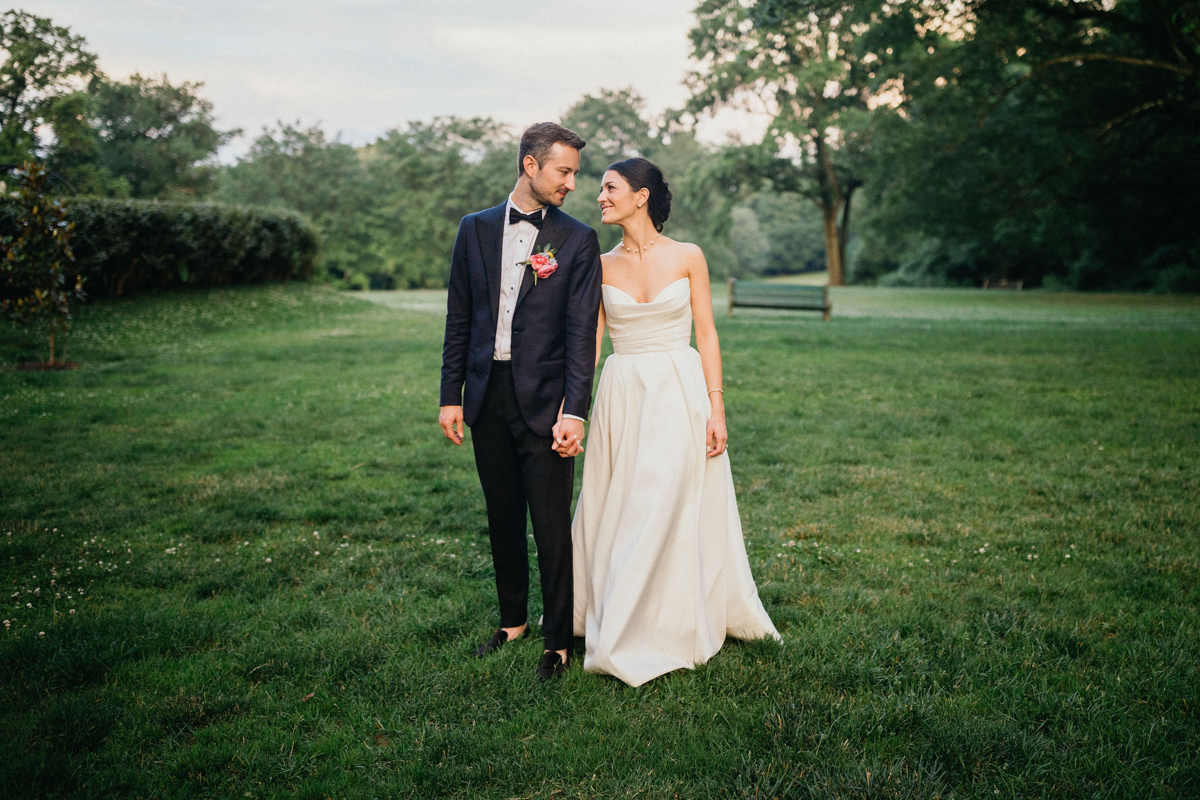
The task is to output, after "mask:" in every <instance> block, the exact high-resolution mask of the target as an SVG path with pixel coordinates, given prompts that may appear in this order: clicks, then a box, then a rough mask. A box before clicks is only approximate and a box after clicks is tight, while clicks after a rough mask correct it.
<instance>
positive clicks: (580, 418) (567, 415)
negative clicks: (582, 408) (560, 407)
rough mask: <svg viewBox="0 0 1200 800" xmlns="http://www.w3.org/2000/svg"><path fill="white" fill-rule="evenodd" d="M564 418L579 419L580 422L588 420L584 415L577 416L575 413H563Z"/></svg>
mask: <svg viewBox="0 0 1200 800" xmlns="http://www.w3.org/2000/svg"><path fill="white" fill-rule="evenodd" d="M563 419H577V420H579V421H580V422H587V420H586V419H584V418H583V417H577V416H575V415H574V414H563Z"/></svg>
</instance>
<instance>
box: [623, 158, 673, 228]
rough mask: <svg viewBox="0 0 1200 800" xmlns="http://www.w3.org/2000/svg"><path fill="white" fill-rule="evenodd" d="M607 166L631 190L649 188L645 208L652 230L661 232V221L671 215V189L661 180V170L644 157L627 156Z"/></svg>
mask: <svg viewBox="0 0 1200 800" xmlns="http://www.w3.org/2000/svg"><path fill="white" fill-rule="evenodd" d="M608 168H609V169H611V170H613V171H614V172H616V173H618V174H619V175H620V176H621V177H622V178H624V179H625V182H626V183H628V184H629V188H630V189H632V190H633V191H635V192H640V191H641V190H642V189H649V190H650V199H649V200H648V201H647V202H646V210H647V211H649V212H650V221H651V222H652V223H654V230H656V231H658V232H659V233H662V229H663V223H664V222H666V221H667V217H669V216H671V190H670V188H668V186H667V182H666V181H665V180H663V174H662V170H661V169H659V168H658V167H656V166H654V164H653V163H651V162H649V161H647V160H646V159H644V158H627V159H625V160H624V161H618V162H617V163H615V164H609V165H608Z"/></svg>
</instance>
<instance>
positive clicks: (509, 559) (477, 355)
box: [438, 122, 600, 681]
mask: <svg viewBox="0 0 1200 800" xmlns="http://www.w3.org/2000/svg"><path fill="white" fill-rule="evenodd" d="M583 147H584V141H583V139H581V138H580V137H579V136H578V135H577V134H575V133H574V132H572V131H569V130H567V129H566V128H563V127H562V126H560V125H555V124H554V123H551V122H540V123H538V124H536V125H533V126H531V127H530V128H529V129H528V130H526V131H525V133H524V134H522V136H521V147H520V151H519V154H518V163H517V168H518V177H517V185H516V188H514V189H513V192H512V194H511V195H509V197H508V199H507V200H506V201H505V202H503V203H501V204H500V205H498V206H496V207H495V208H489V209H487V210H486V211H480V212H478V213H475V214H470V215H468V216H466V217H463V219H462V222H460V223H459V226H458V237H457V239H455V242H454V254H453V256H452V257H451V261H450V281H449V286H448V288H449V298H448V300H447V306H446V312H447V313H446V339H445V344H444V345H443V347H442V388H441V400H440V403H441V413H440V414H439V415H438V421H439V422H440V424H441V426H442V433H444V434H445V436H446V438H447V439H449V440H450V441H451V442H453V443H454V444H456V445H461V444H462V443H463V424H464V423H465V424H466V425H468V426H470V428H471V432H472V439H473V444H474V449H475V466H476V468H477V469H478V470H479V483H480V485H481V486H482V487H483V497H484V500H485V502H486V504H487V515H488V535H489V537H490V538H491V545H492V564H493V565H494V566H495V569H496V590H497V594H498V595H499V598H500V629H499V630H497V631H496V632H495V634H494V635H493V636H492V638H491V640H489V641H488V642H487V643H486V644H484V645H482V646H481V647H479V649H478V650H476V651H475V655H477V656H485V655H487V654H489V653H491V652H493V651H495V650H497V649H499V648H500V647H502V646H503V645H504V644H505V643H506V642H510V641H512V640H514V639H519V638H524V637H526V636H528V635H529V626H528V620H527V618H526V614H527V606H528V601H529V550H528V545H527V543H526V541H525V520H526V509H528V513H529V516H530V517H531V518H532V521H533V539H534V542H535V544H536V545H537V554H538V570H539V572H540V573H541V579H542V605H543V625H542V632H543V634H544V636H545V651H544V652H543V654H542V658H541V661H540V663H539V664H538V668H537V675H538V678H539V679H541V680H543V681H547V680H550V679H551V678H555V677H557V676H559V675H561V674H562V673H563V672H565V671H566V668H567V653H568V651H569V649H570V648H571V645H572V622H573V613H574V611H573V588H574V586H573V582H572V574H571V492H572V489H573V488H574V480H575V456H576V455H577V454H578V453H579V452H580V451H581V450H582V449H583V447H582V445H583V423H584V419H585V418H586V417H587V413H588V406H589V405H590V402H591V394H592V375H593V373H594V371H595V364H596V358H595V357H596V317H597V314H598V311H599V308H600V246H599V242H598V241H597V238H596V232H595V231H594V230H592V229H591V228H589V227H588V226H587V225H584V224H583V223H582V222H579V221H578V220H576V219H574V218H572V217H570V216H568V215H567V214H565V213H563V212H562V211H560V210H559V206H561V205H562V204H563V200H565V199H566V197H567V194H568V193H569V192H571V191H574V189H575V175H576V173H578V172H579V151H580V150H582V149H583ZM464 384H465V391H464Z"/></svg>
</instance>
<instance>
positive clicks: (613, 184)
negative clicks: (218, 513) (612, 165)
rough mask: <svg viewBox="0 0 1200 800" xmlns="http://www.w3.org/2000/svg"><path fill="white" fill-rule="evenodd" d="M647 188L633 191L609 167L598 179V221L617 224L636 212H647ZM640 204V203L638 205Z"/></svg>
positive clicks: (626, 182)
mask: <svg viewBox="0 0 1200 800" xmlns="http://www.w3.org/2000/svg"><path fill="white" fill-rule="evenodd" d="M649 196H650V191H649V190H648V189H640V190H639V191H636V192H635V191H633V189H632V188H631V187H630V186H629V182H628V181H627V180H625V178H624V177H622V175H621V173H619V172H617V171H616V170H613V169H610V170H609V171H608V172H606V173H604V177H603V178H601V179H600V196H599V197H597V198H596V201H597V202H598V203H600V221H601V222H603V223H604V224H605V225H618V224H620V223H621V222H622V221H624V220H627V219H629V218H630V217H632V216H634V215H635V214H638V213H649V212H647V211H646V209H645V205H646V199H647V198H648V197H649ZM639 204H640V205H639Z"/></svg>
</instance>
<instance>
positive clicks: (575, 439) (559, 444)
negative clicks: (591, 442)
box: [550, 405, 583, 458]
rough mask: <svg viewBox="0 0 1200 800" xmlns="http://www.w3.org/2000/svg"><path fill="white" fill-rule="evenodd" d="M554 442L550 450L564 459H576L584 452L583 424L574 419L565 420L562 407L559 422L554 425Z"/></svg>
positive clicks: (560, 407)
mask: <svg viewBox="0 0 1200 800" xmlns="http://www.w3.org/2000/svg"><path fill="white" fill-rule="evenodd" d="M553 435H554V442H553V443H552V444H551V445H550V449H551V450H553V451H554V452H556V453H558V454H559V455H560V456H562V457H563V458H574V457H575V456H577V455H579V454H580V453H582V452H583V423H582V422H580V421H579V420H577V419H573V418H566V419H564V418H563V414H562V406H561V405H560V406H559V407H558V422H556V423H555V424H554V430H553Z"/></svg>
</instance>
